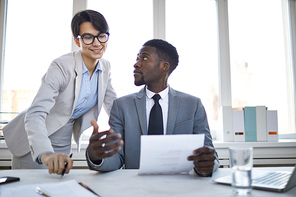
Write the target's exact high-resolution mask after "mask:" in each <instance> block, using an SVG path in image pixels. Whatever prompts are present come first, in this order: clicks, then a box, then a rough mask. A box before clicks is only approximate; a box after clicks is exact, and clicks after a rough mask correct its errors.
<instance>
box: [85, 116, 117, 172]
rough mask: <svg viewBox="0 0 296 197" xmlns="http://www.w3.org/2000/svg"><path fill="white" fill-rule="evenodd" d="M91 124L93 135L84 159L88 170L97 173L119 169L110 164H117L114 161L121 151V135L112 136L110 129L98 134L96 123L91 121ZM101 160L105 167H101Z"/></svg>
mask: <svg viewBox="0 0 296 197" xmlns="http://www.w3.org/2000/svg"><path fill="white" fill-rule="evenodd" d="M91 124H92V126H93V133H92V136H91V137H90V140H89V145H88V147H87V150H86V151H87V152H86V159H87V162H88V165H89V167H90V169H92V170H99V171H111V170H116V169H118V168H119V167H118V168H116V167H113V166H115V165H112V163H113V164H115V163H118V162H116V161H115V160H116V159H117V157H118V156H117V155H118V154H117V153H118V152H119V151H121V146H122V145H123V140H121V134H120V133H117V134H113V133H114V131H113V130H112V129H110V130H107V131H103V132H98V130H99V126H98V124H97V123H96V121H95V120H91ZM112 134H113V135H112ZM103 160H104V162H103V163H104V164H106V165H103V163H102V161H103ZM109 160H110V161H109ZM110 164H111V165H110Z"/></svg>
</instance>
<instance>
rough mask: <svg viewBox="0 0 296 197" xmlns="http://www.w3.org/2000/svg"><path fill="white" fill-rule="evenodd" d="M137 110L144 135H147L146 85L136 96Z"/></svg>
mask: <svg viewBox="0 0 296 197" xmlns="http://www.w3.org/2000/svg"><path fill="white" fill-rule="evenodd" d="M135 104H136V110H137V113H138V118H139V121H140V126H141V132H142V135H147V133H148V131H147V122H146V93H145V87H144V88H143V89H141V90H140V92H139V93H138V94H137V95H136V97H135Z"/></svg>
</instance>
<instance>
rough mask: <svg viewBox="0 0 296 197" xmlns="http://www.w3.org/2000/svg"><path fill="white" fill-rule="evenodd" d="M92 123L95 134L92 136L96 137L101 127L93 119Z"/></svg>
mask: <svg viewBox="0 0 296 197" xmlns="http://www.w3.org/2000/svg"><path fill="white" fill-rule="evenodd" d="M90 123H91V125H92V126H93V132H92V135H94V134H96V133H99V125H98V123H97V122H96V121H95V120H94V119H92V120H91V121H90Z"/></svg>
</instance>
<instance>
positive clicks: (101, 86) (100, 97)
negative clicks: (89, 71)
mask: <svg viewBox="0 0 296 197" xmlns="http://www.w3.org/2000/svg"><path fill="white" fill-rule="evenodd" d="M99 62H100V65H101V69H102V72H99V76H98V92H103V91H102V90H104V91H105V89H106V83H104V81H106V79H104V77H105V76H106V75H105V67H104V66H103V63H102V62H101V60H99ZM104 86H105V87H104ZM100 90H101V91H100ZM104 96H105V94H100V93H98V111H99V112H100V111H101V107H102V105H101V103H103V101H104ZM109 115H110V114H108V116H109Z"/></svg>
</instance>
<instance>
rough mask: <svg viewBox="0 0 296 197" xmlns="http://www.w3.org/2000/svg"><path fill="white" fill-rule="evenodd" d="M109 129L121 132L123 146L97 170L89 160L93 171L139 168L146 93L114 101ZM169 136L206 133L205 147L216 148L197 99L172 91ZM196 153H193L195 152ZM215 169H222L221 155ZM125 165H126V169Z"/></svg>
mask: <svg viewBox="0 0 296 197" xmlns="http://www.w3.org/2000/svg"><path fill="white" fill-rule="evenodd" d="M109 124H110V127H111V128H112V129H113V130H114V131H115V133H121V135H122V136H123V140H124V145H123V147H122V149H121V151H120V152H119V153H117V154H116V155H113V156H112V157H109V158H106V159H104V161H103V164H102V165H101V166H100V167H94V165H92V163H91V162H89V161H88V164H89V167H90V169H94V170H99V171H102V172H104V171H112V170H117V169H119V168H121V167H125V168H126V169H138V168H139V162H140V137H141V135H147V132H148V131H147V120H146V92H145V88H143V89H142V90H141V91H140V92H139V93H134V94H130V95H127V96H124V97H121V98H118V99H116V100H114V103H113V107H112V109H111V114H110V120H109ZM166 133H167V135H172V134H202V133H204V134H205V142H204V143H205V145H206V146H210V147H213V144H212V137H211V134H210V130H209V125H208V120H207V115H206V112H205V109H204V107H203V105H202V103H201V100H200V99H199V98H197V97H194V96H191V95H189V94H185V93H182V92H179V91H175V90H174V89H172V88H170V89H169V108H168V122H167V131H166ZM192 151H193V150H192ZM215 155H216V161H215V166H214V170H216V169H217V168H218V167H219V160H218V155H217V153H215ZM124 165H125V166H124Z"/></svg>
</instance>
